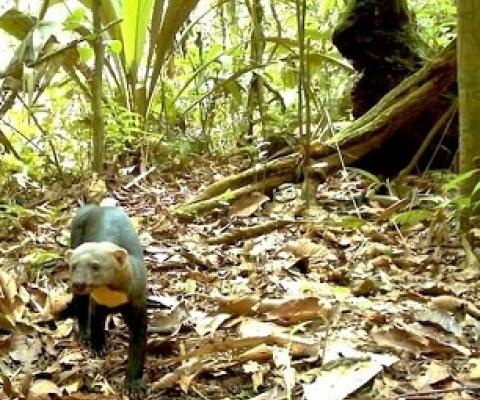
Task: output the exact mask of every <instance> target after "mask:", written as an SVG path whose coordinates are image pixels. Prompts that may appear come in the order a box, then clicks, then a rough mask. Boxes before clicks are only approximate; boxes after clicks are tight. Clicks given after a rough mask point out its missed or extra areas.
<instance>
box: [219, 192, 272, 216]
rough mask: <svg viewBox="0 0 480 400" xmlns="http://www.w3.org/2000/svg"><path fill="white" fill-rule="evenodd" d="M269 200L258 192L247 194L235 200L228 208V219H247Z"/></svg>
mask: <svg viewBox="0 0 480 400" xmlns="http://www.w3.org/2000/svg"><path fill="white" fill-rule="evenodd" d="M269 200H270V198H269V197H268V196H265V195H264V194H263V193H260V192H253V193H249V194H248V195H245V196H242V197H240V198H239V199H237V200H235V201H234V202H233V204H232V205H231V206H230V210H229V212H228V215H229V216H230V217H249V216H250V215H253V214H254V213H255V212H256V211H257V210H258V209H259V208H260V207H261V206H262V204H264V203H266V202H267V201H269Z"/></svg>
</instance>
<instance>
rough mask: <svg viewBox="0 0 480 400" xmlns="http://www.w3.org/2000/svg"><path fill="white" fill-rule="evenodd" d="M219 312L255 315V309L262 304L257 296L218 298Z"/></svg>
mask: <svg viewBox="0 0 480 400" xmlns="http://www.w3.org/2000/svg"><path fill="white" fill-rule="evenodd" d="M215 300H216V301H217V303H218V309H217V311H218V312H220V313H227V314H231V315H254V314H255V309H254V307H255V306H256V305H257V304H258V303H259V302H260V297H259V296H256V295H248V296H229V297H220V296H219V297H216V298H215Z"/></svg>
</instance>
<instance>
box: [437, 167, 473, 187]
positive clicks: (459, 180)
mask: <svg viewBox="0 0 480 400" xmlns="http://www.w3.org/2000/svg"><path fill="white" fill-rule="evenodd" d="M479 172H480V170H478V169H472V170H471V171H467V172H464V173H463V174H460V175H458V176H456V177H455V178H453V179H452V180H450V181H449V182H447V183H446V184H445V185H443V189H444V190H445V191H446V192H448V191H449V190H452V189H458V188H459V186H460V185H461V184H462V183H463V182H465V181H466V180H468V179H470V178H471V177H472V176H474V175H475V174H478V173H479Z"/></svg>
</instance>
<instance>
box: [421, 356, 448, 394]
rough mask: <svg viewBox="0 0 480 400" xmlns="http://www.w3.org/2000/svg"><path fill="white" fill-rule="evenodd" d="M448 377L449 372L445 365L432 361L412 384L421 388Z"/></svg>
mask: <svg viewBox="0 0 480 400" xmlns="http://www.w3.org/2000/svg"><path fill="white" fill-rule="evenodd" d="M448 378H450V373H449V372H448V368H447V366H446V365H444V364H440V363H439V362H438V361H433V362H431V363H430V364H429V366H428V367H427V370H426V371H425V372H424V373H423V374H422V375H421V376H419V377H418V378H417V379H415V381H413V382H412V385H413V387H414V388H415V389H417V390H421V389H426V388H428V387H429V386H431V385H433V384H435V383H438V382H441V381H444V380H445V379H448Z"/></svg>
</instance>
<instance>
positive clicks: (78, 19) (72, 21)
mask: <svg viewBox="0 0 480 400" xmlns="http://www.w3.org/2000/svg"><path fill="white" fill-rule="evenodd" d="M84 20H85V8H83V7H78V8H75V9H74V10H73V11H72V12H71V14H70V15H69V16H68V17H67V18H66V19H65V21H63V26H64V27H65V29H68V30H71V31H73V30H74V29H77V28H78V27H79V26H80V25H81V24H82V22H83V21H84Z"/></svg>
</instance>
